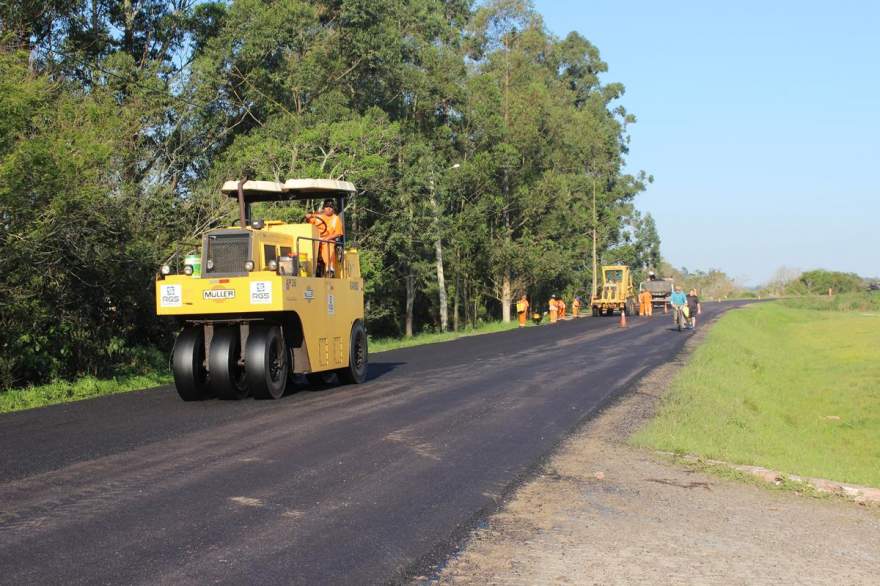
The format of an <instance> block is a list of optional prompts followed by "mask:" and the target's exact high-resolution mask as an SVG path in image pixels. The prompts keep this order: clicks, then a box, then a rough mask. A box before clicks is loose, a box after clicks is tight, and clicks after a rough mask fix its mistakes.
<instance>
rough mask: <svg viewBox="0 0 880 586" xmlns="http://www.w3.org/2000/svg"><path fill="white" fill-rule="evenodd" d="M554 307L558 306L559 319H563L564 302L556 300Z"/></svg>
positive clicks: (560, 299)
mask: <svg viewBox="0 0 880 586" xmlns="http://www.w3.org/2000/svg"><path fill="white" fill-rule="evenodd" d="M556 305H558V306H559V319H565V307H566V306H565V301H564V300H563V299H562V297H560V298H559V299H557V300H556Z"/></svg>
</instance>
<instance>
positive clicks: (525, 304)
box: [516, 293, 529, 328]
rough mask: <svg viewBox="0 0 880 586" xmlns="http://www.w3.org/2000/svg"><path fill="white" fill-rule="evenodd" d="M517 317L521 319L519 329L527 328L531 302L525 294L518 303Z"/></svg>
mask: <svg viewBox="0 0 880 586" xmlns="http://www.w3.org/2000/svg"><path fill="white" fill-rule="evenodd" d="M516 315H517V317H518V318H519V327H521V328H524V327H526V317H528V315H529V300H528V299H527V298H526V294H525V293H523V294H522V297H520V298H519V301H517V302H516Z"/></svg>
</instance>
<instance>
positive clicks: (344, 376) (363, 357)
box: [336, 321, 369, 385]
mask: <svg viewBox="0 0 880 586" xmlns="http://www.w3.org/2000/svg"><path fill="white" fill-rule="evenodd" d="M367 346H368V340H367V329H366V328H365V327H364V324H363V322H361V321H357V322H355V324H354V325H353V326H352V327H351V337H350V339H349V345H348V367H346V368H341V369H339V370H338V371H336V372H337V374H338V375H339V381H340V382H341V383H342V384H344V385H359V384H361V383H362V382H364V381H365V380H367V361H368V358H369V352H368V347H367Z"/></svg>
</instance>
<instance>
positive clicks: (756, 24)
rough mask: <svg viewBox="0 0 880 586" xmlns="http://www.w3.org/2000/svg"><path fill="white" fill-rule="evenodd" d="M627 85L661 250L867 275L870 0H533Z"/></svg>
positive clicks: (879, 164) (874, 12) (874, 235)
mask: <svg viewBox="0 0 880 586" xmlns="http://www.w3.org/2000/svg"><path fill="white" fill-rule="evenodd" d="M535 5H536V8H537V9H538V11H539V12H540V13H541V14H542V15H543V16H544V19H545V22H546V24H547V27H548V28H549V29H550V30H551V31H552V32H554V33H555V34H557V35H558V36H564V35H565V34H567V33H568V32H569V31H571V30H576V31H578V32H580V33H581V34H582V35H584V36H585V37H586V38H588V39H589V40H590V41H591V42H592V43H593V44H595V45H596V46H597V47H598V48H599V50H600V52H601V54H602V57H603V59H604V60H605V61H606V62H607V63H608V65H609V71H608V73H607V74H606V75H605V78H604V79H605V81H620V82H622V83H623V84H624V85H625V86H626V89H627V92H626V95H625V96H624V98H623V100H622V104H623V105H624V106H626V108H627V109H628V110H629V111H630V112H632V113H634V114H635V115H636V116H637V117H638V123H637V124H635V125H634V126H632V127H631V135H632V144H631V152H630V155H629V157H628V166H629V168H630V169H631V170H633V171H636V170H639V169H644V170H646V171H648V172H649V173H651V174H653V175H654V177H655V182H654V184H653V185H651V186H650V187H649V188H648V190H647V191H646V192H645V193H644V194H642V195H640V196H639V197H638V199H637V205H638V207H639V208H640V209H642V210H645V211H649V212H651V214H653V215H654V218H655V219H656V220H657V225H658V228H659V230H660V236H661V239H662V242H663V243H662V250H663V254H664V256H665V257H666V258H667V259H668V260H669V261H670V262H672V263H673V264H674V265H676V266H685V267H687V268H688V269H689V270H694V269H708V268H710V267H716V268H720V269H722V270H725V271H726V272H728V274H730V275H731V276H734V277H736V278H738V279H740V280H742V281H743V282H744V283H747V284H758V283H761V282H763V281H766V280H767V279H768V278H769V277H770V276H771V275H772V274H773V272H774V271H775V270H776V268H778V267H779V266H782V265H785V266H787V267H795V268H800V269H804V270H806V269H810V268H820V267H821V268H829V269H835V270H844V271H853V272H858V273H860V274H862V275H866V276H875V275H880V197H878V196H880V189H878V187H877V185H878V183H877V181H878V174H880V2H876V3H875V2H869V1H867V0H866V1H864V2H853V1H846V0H844V1H838V2H813V1H801V2H794V1H786V2H766V1H765V2H754V1H740V2H725V3H721V2H706V1H703V2H696V1H678V2H657V1H656V0H654V1H649V0H644V1H638V2H633V1H626V2H624V1H611V0H601V1H599V0H595V1H587V0H582V1H575V0H542V1H536V3H535Z"/></svg>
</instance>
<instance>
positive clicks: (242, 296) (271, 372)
mask: <svg viewBox="0 0 880 586" xmlns="http://www.w3.org/2000/svg"><path fill="white" fill-rule="evenodd" d="M222 191H223V192H224V193H225V194H227V195H229V196H230V197H237V198H238V204H239V221H238V225H237V226H231V227H228V228H222V229H216V230H211V231H209V232H208V233H206V234H205V236H204V238H203V240H202V249H201V253H200V254H197V255H190V256H188V257H187V258H186V260H185V261H184V265H183V267H182V270H180V271H179V272H178V270H175V267H172V266H171V265H168V264H166V265H163V266H162V268H161V270H160V274H159V275H158V277H157V281H156V308H157V313H158V315H160V316H174V317H176V318H178V319H179V320H180V321H181V322H182V329H181V331H180V334H179V335H178V337H177V340H176V342H175V344H174V351H173V354H172V369H173V372H174V384H175V386H176V387H177V392H178V394H179V395H180V397H181V398H182V399H183V400H184V401H196V400H200V399H203V398H206V397H209V396H217V397H220V398H224V399H241V398H244V397H246V396H248V395H252V396H254V397H256V398H260V399H277V398H279V397H281V396H282V395H283V394H284V391H285V389H286V388H287V384H288V381H289V380H290V379H291V378H292V377H293V375H294V374H295V373H301V374H305V375H306V377H307V378H308V380H309V382H310V383H312V384H324V383H326V382H329V381H330V379H332V378H333V377H334V376H335V377H338V379H339V381H340V382H343V383H361V382H363V381H364V380H365V379H366V375H367V331H366V328H365V325H364V286H363V280H362V279H361V274H360V259H359V256H358V251H357V250H355V249H353V248H347V247H346V245H345V237H344V236H340V237H337V238H334V239H332V240H330V239H322V238H321V236H320V234H321V233H322V230H320V229H319V228H322V226H321V223H322V220H317V221H314V220H313V221H314V223H309V222H303V223H296V224H293V223H285V222H280V221H268V220H259V219H253V218H252V217H251V207H252V206H251V204H252V203H255V202H275V201H292V200H314V199H319V200H322V199H329V200H331V201H332V202H335V207H336V210H338V211H339V216H340V217H339V221H340V222H341V221H342V219H343V218H342V214H343V210H344V209H345V198H346V197H348V196H351V195H352V194H354V192H355V188H354V186H353V185H352V184H351V183H349V182H346V181H334V180H329V179H292V180H288V181H286V182H284V183H277V182H273V181H227V182H226V183H225V184H224V185H223V188H222ZM326 259H329V261H328V260H326ZM328 262H329V264H330V265H331V266H330V267H328V266H326V265H327V264H328ZM176 268H177V269H181V267H180V265H179V264H178V266H177V267H176Z"/></svg>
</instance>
